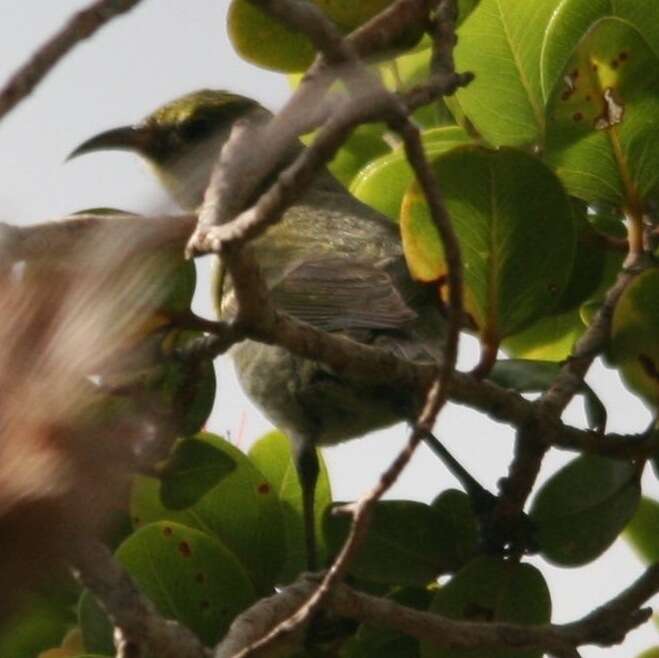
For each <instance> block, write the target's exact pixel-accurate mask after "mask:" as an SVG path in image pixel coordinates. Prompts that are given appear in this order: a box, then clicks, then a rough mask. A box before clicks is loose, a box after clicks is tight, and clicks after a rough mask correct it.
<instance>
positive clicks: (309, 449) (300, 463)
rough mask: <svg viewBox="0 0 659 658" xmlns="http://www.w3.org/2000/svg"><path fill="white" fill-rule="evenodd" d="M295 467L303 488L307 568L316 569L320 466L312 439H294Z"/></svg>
mask: <svg viewBox="0 0 659 658" xmlns="http://www.w3.org/2000/svg"><path fill="white" fill-rule="evenodd" d="M294 453H295V467H296V468H297V475H298V478H299V480H300V487H301V488H302V514H303V519H304V539H305V543H306V549H307V568H308V569H309V571H315V570H316V569H317V568H318V555H317V547H316V524H315V518H314V501H315V493H316V483H317V481H318V473H319V471H320V466H319V464H318V456H317V455H316V448H315V447H314V444H313V442H312V441H308V440H306V439H305V440H299V441H294Z"/></svg>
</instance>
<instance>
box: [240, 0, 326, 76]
mask: <svg viewBox="0 0 659 658" xmlns="http://www.w3.org/2000/svg"><path fill="white" fill-rule="evenodd" d="M227 31H228V33H229V39H230V41H231V44H232V45H233V47H234V48H235V49H236V52H237V53H238V54H239V55H240V56H241V57H242V58H243V59H245V60H247V61H248V62H251V63H252V64H256V66H261V67H263V68H266V69H273V70H275V71H284V72H294V71H304V70H305V69H306V68H307V67H308V66H309V65H310V64H311V62H312V61H313V58H314V56H315V50H314V47H313V45H312V44H311V42H310V41H309V38H308V37H307V36H306V35H304V34H302V33H301V32H298V31H294V30H291V29H289V28H288V27H286V26H285V25H284V24H283V23H281V22H279V21H277V20H275V19H273V18H270V16H268V15H267V14H265V13H264V12H262V11H261V10H260V9H259V8H258V7H256V6H255V5H253V4H252V3H250V2H248V0H232V2H231V4H230V5H229V11H228V13H227Z"/></svg>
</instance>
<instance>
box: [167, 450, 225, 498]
mask: <svg viewBox="0 0 659 658" xmlns="http://www.w3.org/2000/svg"><path fill="white" fill-rule="evenodd" d="M235 468H236V462H235V460H234V459H232V458H231V457H229V455H228V454H226V453H225V452H222V451H221V450H218V449H217V448H216V447H214V446H213V445H211V444H210V443H208V442H207V441H203V440H199V439H195V438H191V439H180V440H179V441H178V442H177V443H176V445H175V446H174V450H173V452H172V454H171V455H170V457H169V459H168V460H167V462H166V463H165V465H164V467H163V469H162V471H161V476H160V480H161V483H162V484H161V487H160V498H161V500H162V503H163V505H164V506H165V507H167V508H168V509H174V510H180V509H185V508H186V507H190V506H191V505H194V504H195V503H196V502H197V501H198V500H199V499H200V498H201V497H202V496H203V495H204V494H206V493H208V491H210V489H212V488H213V487H214V486H215V485H217V484H219V482H220V481H221V480H222V478H224V477H226V476H227V475H228V474H229V473H231V471H233V470H234V469H235Z"/></svg>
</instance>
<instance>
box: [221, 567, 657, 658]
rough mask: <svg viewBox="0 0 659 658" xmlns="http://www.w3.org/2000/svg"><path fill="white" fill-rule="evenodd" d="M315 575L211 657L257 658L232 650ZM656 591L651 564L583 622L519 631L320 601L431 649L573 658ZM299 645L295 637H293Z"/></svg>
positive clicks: (288, 609) (347, 597)
mask: <svg viewBox="0 0 659 658" xmlns="http://www.w3.org/2000/svg"><path fill="white" fill-rule="evenodd" d="M318 579H319V577H318V576H317V575H315V574H306V575H304V576H303V577H302V578H301V579H300V580H299V581H297V582H296V583H294V584H293V585H291V586H289V587H286V588H284V589H283V590H282V591H281V592H279V593H277V594H276V595H274V596H272V597H270V598H268V599H264V600H261V601H259V602H258V603H256V604H255V605H254V606H252V608H250V609H249V610H246V611H245V612H243V613H242V614H241V615H239V616H238V617H237V618H236V620H235V621H234V623H233V624H232V626H231V628H230V629H229V632H228V633H227V636H226V637H225V639H224V640H223V641H222V643H220V645H218V647H217V649H216V653H215V657H214V658H229V656H233V658H246V656H247V655H249V656H250V657H251V658H255V657H256V656H260V655H262V650H263V649H264V647H259V648H258V650H256V648H255V649H254V650H253V652H251V653H246V652H244V651H243V652H239V651H237V650H239V649H240V648H241V647H244V646H245V643H248V644H249V645H250V647H255V641H256V640H257V639H258V638H260V637H263V636H264V635H267V634H268V633H269V632H272V628H273V627H276V626H277V624H281V623H282V622H283V623H286V620H288V619H290V618H291V614H292V613H293V612H294V611H295V610H297V609H298V608H299V606H300V605H301V602H303V601H304V600H306V599H307V598H308V597H309V596H310V595H311V594H312V592H313V591H314V590H315V589H316V588H317V586H318ZM657 592H659V564H654V565H652V566H650V567H649V568H648V569H647V570H646V571H645V572H644V573H643V574H642V575H641V576H640V577H639V578H638V579H637V580H636V581H635V582H634V583H632V585H631V586H630V587H629V588H627V589H626V590H625V591H623V592H622V593H621V594H619V595H618V596H616V597H615V598H613V599H612V600H611V601H609V602H608V603H606V604H605V605H603V606H601V607H600V608H598V609H597V610H595V611H593V612H592V613H590V614H588V615H586V616H585V617H583V618H582V619H580V620H578V621H575V622H571V623H568V624H546V625H519V624H510V623H500V622H487V623H481V622H469V621H459V620H454V619H449V618H448V617H444V616H442V615H438V614H435V613H432V612H426V611H423V610H416V609H413V608H409V607H407V606H404V605H401V604H399V603H396V602H395V601H393V600H391V599H387V598H382V597H377V596H372V595H370V594H366V593H363V592H359V591H357V590H355V589H353V588H351V587H348V586H347V585H337V586H336V587H334V588H333V589H332V590H331V592H330V593H329V594H328V596H327V598H326V599H325V600H324V601H323V607H324V608H325V609H329V610H332V612H334V613H335V614H337V615H340V616H343V617H348V618H350V619H355V620H357V621H360V622H362V623H365V624H369V625H371V626H375V627H382V628H386V629H389V630H396V631H398V632H400V633H403V634H405V635H409V636H410V637H414V638H416V639H418V640H420V641H423V642H429V643H431V644H433V645H434V646H436V647H437V648H445V649H449V648H451V649H481V650H487V649H490V650H492V649H514V650H524V649H526V650H528V649H539V650H542V651H545V652H547V653H549V654H551V655H554V656H558V657H559V658H574V657H578V656H579V652H578V647H580V646H583V645H586V644H599V645H600V646H612V645H614V644H618V643H620V642H622V641H623V640H624V637H625V636H626V634H627V633H629V631H631V630H633V629H634V628H636V627H637V626H639V625H641V624H643V623H645V622H646V621H647V620H648V619H649V617H650V615H651V611H650V610H649V609H647V608H645V609H643V608H641V606H642V605H643V604H644V603H645V602H646V601H647V600H649V599H650V598H652V597H653V596H654V595H655V594H656V593H657ZM295 639H296V638H294V637H291V636H289V637H285V636H284V635H280V636H279V637H278V638H277V641H276V642H274V643H272V644H270V645H268V647H267V648H268V650H269V651H271V650H273V649H283V648H284V647H285V648H286V649H288V650H291V649H292V645H294V643H295ZM297 639H298V640H299V635H298V636H297Z"/></svg>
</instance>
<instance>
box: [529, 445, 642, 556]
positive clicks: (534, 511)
mask: <svg viewBox="0 0 659 658" xmlns="http://www.w3.org/2000/svg"><path fill="white" fill-rule="evenodd" d="M639 498H640V486H639V481H638V469H637V467H636V466H635V465H634V464H629V463H627V462H621V461H614V460H611V459H605V458H603V457H597V456H594V455H584V456H581V457H578V458H577V459H575V460H573V461H572V462H570V463H569V464H568V465H567V466H565V467H563V468H562V469H561V470H560V471H558V473H556V474H555V475H553V476H552V477H551V478H550V479H549V480H548V481H547V482H546V483H545V484H544V485H543V487H542V488H541V489H540V491H539V492H538V494H537V496H536V498H535V500H534V501H533V505H532V506H531V512H530V517H531V520H532V521H533V522H534V523H535V524H536V526H537V532H538V541H539V543H540V549H541V553H542V555H543V556H544V557H545V558H546V559H548V560H550V561H552V562H555V563H557V564H560V565H562V566H567V567H572V566H579V565H582V564H586V563H587V562H591V561H592V560H594V559H595V558H596V557H598V556H599V555H601V554H602V553H603V552H604V551H605V550H606V549H607V548H608V547H609V546H610V545H611V544H612V543H613V542H614V541H615V539H616V537H617V536H618V535H619V534H620V533H621V532H622V530H623V529H624V527H625V526H626V525H627V523H628V522H629V520H630V519H631V517H632V516H633V514H634V512H635V511H636V507H637V505H638V501H639Z"/></svg>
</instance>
